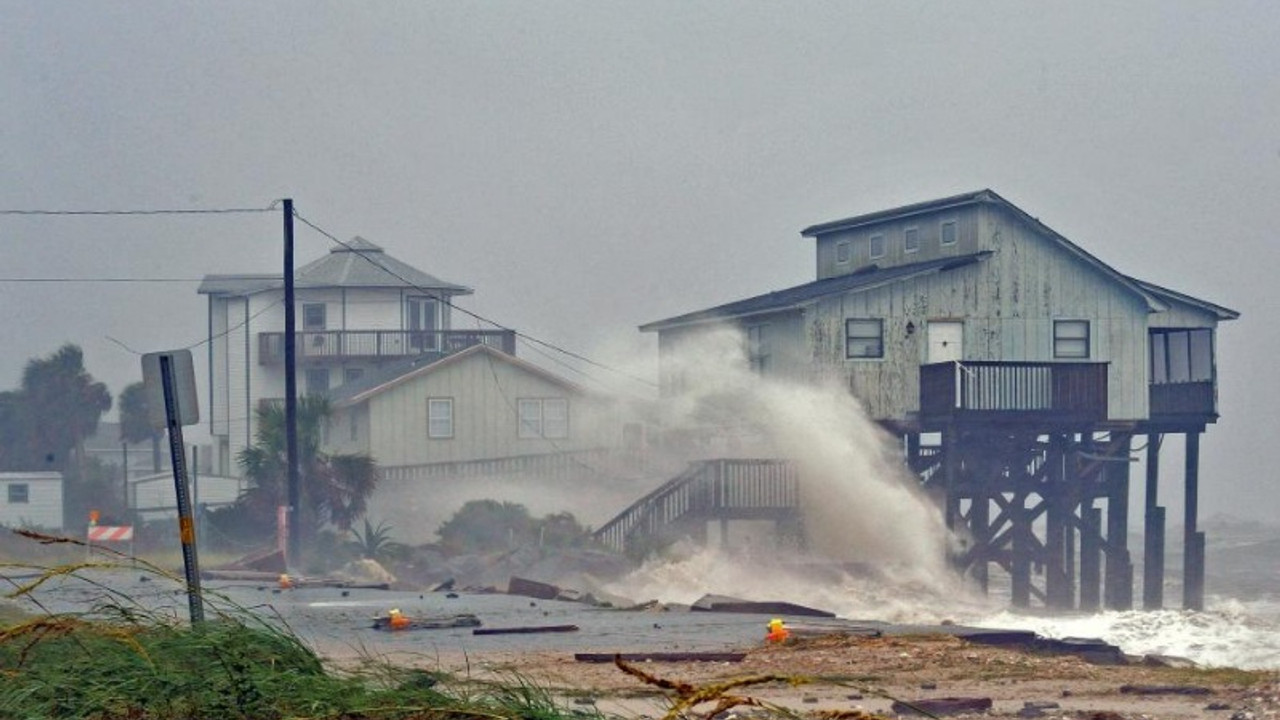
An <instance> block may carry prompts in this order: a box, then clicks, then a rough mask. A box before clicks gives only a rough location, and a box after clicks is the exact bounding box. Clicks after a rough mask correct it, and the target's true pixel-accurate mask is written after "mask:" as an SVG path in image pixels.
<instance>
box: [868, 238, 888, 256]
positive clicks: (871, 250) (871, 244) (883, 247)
mask: <svg viewBox="0 0 1280 720" xmlns="http://www.w3.org/2000/svg"><path fill="white" fill-rule="evenodd" d="M877 242H878V243H879V244H880V252H876V243H877ZM888 252H889V243H888V242H886V241H885V239H884V233H876V234H875V235H872V236H871V237H870V239H868V241H867V255H868V256H869V257H870V258H871V259H872V260H875V259H876V258H882V257H884V256H885V255H886V254H887V253H888Z"/></svg>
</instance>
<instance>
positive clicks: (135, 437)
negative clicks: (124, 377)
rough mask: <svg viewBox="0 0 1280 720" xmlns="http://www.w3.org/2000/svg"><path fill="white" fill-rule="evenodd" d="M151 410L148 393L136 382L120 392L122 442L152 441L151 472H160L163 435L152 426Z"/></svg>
mask: <svg viewBox="0 0 1280 720" xmlns="http://www.w3.org/2000/svg"><path fill="white" fill-rule="evenodd" d="M149 413H150V409H149V408H148V407H147V391H146V388H145V387H144V386H143V384H142V383H140V382H136V383H133V384H132V385H129V386H128V387H126V388H125V389H124V390H121V391H120V441H121V442H124V443H140V442H143V441H146V440H150V441H151V470H152V472H160V438H161V436H162V435H163V433H161V432H160V431H159V430H157V429H155V428H154V427H152V426H151V418H150V414H149Z"/></svg>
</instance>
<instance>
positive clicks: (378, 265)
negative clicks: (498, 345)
mask: <svg viewBox="0 0 1280 720" xmlns="http://www.w3.org/2000/svg"><path fill="white" fill-rule="evenodd" d="M293 216H294V217H296V218H297V219H298V220H299V221H300V222H301V223H302V224H303V225H306V226H307V227H309V228H311V229H312V230H315V231H316V232H318V233H320V234H321V235H323V236H325V237H327V238H329V239H330V240H332V241H333V242H335V243H337V244H339V245H341V246H342V247H344V248H346V249H347V250H351V251H352V252H354V253H355V254H356V256H358V257H361V258H363V259H364V260H365V261H366V262H368V263H370V264H371V265H373V266H374V267H376V268H378V269H380V270H382V271H383V272H385V273H387V274H388V275H390V276H392V277H394V278H396V279H397V280H400V281H401V282H403V283H404V284H405V285H406V286H408V287H411V288H414V289H415V290H419V291H421V292H423V293H426V294H427V295H430V296H431V297H433V298H435V299H436V300H437V301H439V302H441V303H443V304H445V305H447V306H448V307H450V308H451V309H453V310H457V311H458V312H461V313H463V314H465V315H469V316H471V317H473V318H475V319H476V320H479V321H481V322H485V323H488V324H490V325H492V326H493V327H495V328H498V329H499V330H505V331H507V332H509V333H512V334H513V335H515V336H516V337H518V338H520V339H522V340H525V341H526V342H531V343H536V344H538V345H541V346H543V347H545V348H548V349H550V350H554V351H556V352H558V353H561V354H564V355H567V356H569V357H571V358H574V359H575V360H580V361H582V362H585V363H587V364H588V365H593V366H595V367H598V368H600V369H602V370H608V371H609V372H612V373H616V374H618V375H621V376H622V377H625V378H627V379H629V380H632V381H634V382H638V383H641V384H644V385H647V386H649V387H653V388H656V387H657V385H656V384H655V383H653V382H650V381H649V380H646V379H644V378H641V377H637V376H635V375H632V374H631V373H628V372H626V371H624V370H619V369H617V368H614V367H610V366H608V365H605V364H604V363H600V362H597V361H595V360H592V359H591V358H589V357H586V356H584V355H580V354H578V353H576V352H573V351H572V350H568V349H565V348H563V347H560V346H559V345H556V344H554V343H549V342H546V341H545V340H540V339H538V338H536V337H533V336H532V335H527V334H525V333H522V332H520V331H518V330H515V329H513V328H509V327H507V326H505V325H503V324H501V323H499V322H496V321H494V320H490V319H489V318H487V317H484V316H483V315H480V314H477V313H474V312H472V311H470V310H467V309H466V308H463V307H459V306H457V305H454V304H453V303H452V302H450V301H449V299H448V298H447V297H441V296H440V295H439V294H438V293H436V292H435V291H433V290H430V289H428V288H424V287H422V286H420V285H418V284H416V283H414V282H412V281H410V280H409V279H407V278H405V277H404V276H402V275H400V274H399V273H397V272H395V271H394V270H392V269H391V268H388V267H387V266H385V265H383V264H382V263H380V262H378V261H377V260H375V259H373V258H371V257H369V255H368V254H367V253H363V252H360V251H359V250H358V249H357V248H354V247H352V246H351V245H349V244H348V243H346V242H343V241H342V240H339V239H338V238H337V237H336V236H335V235H333V234H332V233H330V232H328V231H326V230H325V229H323V228H321V227H319V226H318V225H316V224H315V223H313V222H311V221H310V220H308V219H306V218H305V217H303V216H302V215H300V214H299V213H298V212H297V211H296V210H295V211H294V213H293Z"/></svg>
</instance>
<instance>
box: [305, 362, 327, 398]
mask: <svg viewBox="0 0 1280 720" xmlns="http://www.w3.org/2000/svg"><path fill="white" fill-rule="evenodd" d="M306 388H307V394H308V395H323V394H325V393H327V392H329V368H308V369H307V376H306Z"/></svg>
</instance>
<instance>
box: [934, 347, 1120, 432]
mask: <svg viewBox="0 0 1280 720" xmlns="http://www.w3.org/2000/svg"><path fill="white" fill-rule="evenodd" d="M920 416H921V420H922V421H923V423H924V424H925V425H930V426H936V425H938V424H939V423H943V422H947V421H953V420H972V421H979V422H1028V421H1033V422H1043V423H1050V424H1056V425H1070V424H1081V423H1091V422H1098V421H1102V420H1106V419H1107V364H1106V363H1051V362H945V363H936V364H933V365H922V366H920Z"/></svg>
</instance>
